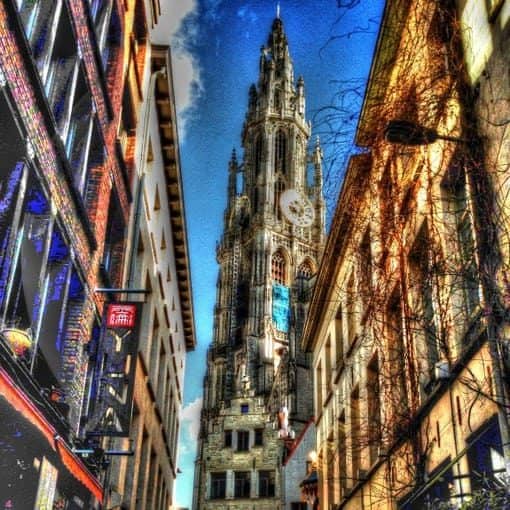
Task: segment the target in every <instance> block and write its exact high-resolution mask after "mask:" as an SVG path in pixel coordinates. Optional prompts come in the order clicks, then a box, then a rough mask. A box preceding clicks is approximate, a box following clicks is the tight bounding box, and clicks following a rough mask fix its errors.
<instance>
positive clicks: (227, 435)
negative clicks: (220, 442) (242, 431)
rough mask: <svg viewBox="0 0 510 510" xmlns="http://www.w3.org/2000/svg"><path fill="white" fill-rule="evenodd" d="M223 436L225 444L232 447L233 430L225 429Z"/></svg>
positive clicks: (226, 446)
mask: <svg viewBox="0 0 510 510" xmlns="http://www.w3.org/2000/svg"><path fill="white" fill-rule="evenodd" d="M223 437H224V446H225V448H231V447H232V431H231V430H225V431H224V436H223Z"/></svg>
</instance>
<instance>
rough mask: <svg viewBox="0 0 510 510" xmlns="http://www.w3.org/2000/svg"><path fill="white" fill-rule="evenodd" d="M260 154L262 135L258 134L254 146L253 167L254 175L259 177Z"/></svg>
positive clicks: (260, 168) (261, 150) (260, 167)
mask: <svg viewBox="0 0 510 510" xmlns="http://www.w3.org/2000/svg"><path fill="white" fill-rule="evenodd" d="M262 152H263V140H262V135H261V134H259V135H258V136H257V138H256V139H255V146H254V166H255V175H256V176H257V175H259V174H260V171H261V170H262Z"/></svg>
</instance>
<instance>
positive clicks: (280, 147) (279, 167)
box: [274, 129, 287, 175]
mask: <svg viewBox="0 0 510 510" xmlns="http://www.w3.org/2000/svg"><path fill="white" fill-rule="evenodd" d="M274 163H275V172H281V173H282V174H283V175H285V174H286V173H287V136H286V134H285V132H284V131H283V130H282V129H279V130H278V131H277V132H276V138H275V146H274Z"/></svg>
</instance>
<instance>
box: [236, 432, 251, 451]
mask: <svg viewBox="0 0 510 510" xmlns="http://www.w3.org/2000/svg"><path fill="white" fill-rule="evenodd" d="M249 449H250V433H249V431H248V430H238V431H237V451H238V452H247V451H248V450H249Z"/></svg>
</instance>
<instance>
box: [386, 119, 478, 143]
mask: <svg viewBox="0 0 510 510" xmlns="http://www.w3.org/2000/svg"><path fill="white" fill-rule="evenodd" d="M384 139H385V140H386V141H387V142H390V143H398V144H402V145H428V144H431V143H434V142H435V141H436V140H448V141H449V142H461V143H468V142H469V140H466V139H464V138H458V137H456V136H448V135H440V134H439V133H438V132H437V131H436V130H435V129H431V128H426V127H424V126H420V125H419V124H415V123H414V122H411V121H409V120H390V121H389V122H388V124H387V125H386V127H385V128H384Z"/></svg>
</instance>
